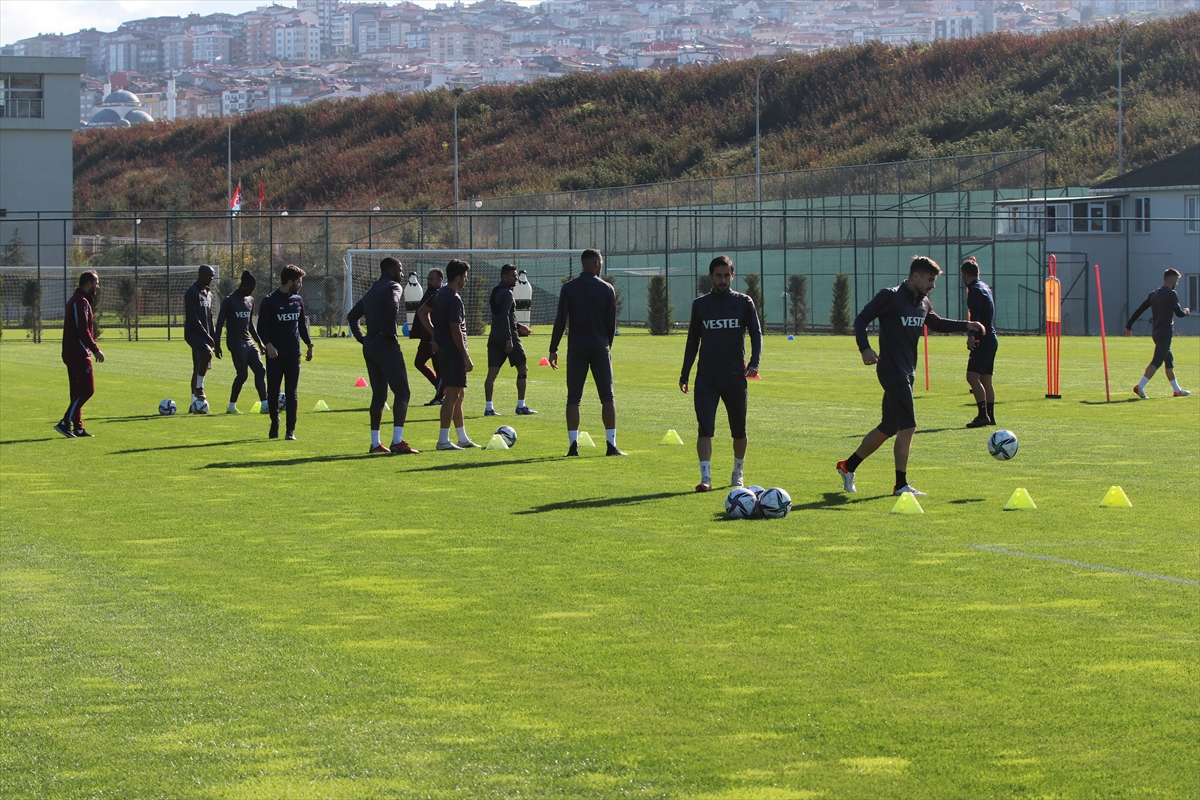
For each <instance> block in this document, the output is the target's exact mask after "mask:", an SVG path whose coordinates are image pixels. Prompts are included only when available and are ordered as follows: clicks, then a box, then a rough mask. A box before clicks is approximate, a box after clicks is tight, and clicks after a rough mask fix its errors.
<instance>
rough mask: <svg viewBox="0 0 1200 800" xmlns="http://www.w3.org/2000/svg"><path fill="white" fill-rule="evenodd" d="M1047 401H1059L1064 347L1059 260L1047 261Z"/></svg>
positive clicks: (1051, 259) (1052, 256) (1053, 258)
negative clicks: (1059, 369) (1061, 356)
mask: <svg viewBox="0 0 1200 800" xmlns="http://www.w3.org/2000/svg"><path fill="white" fill-rule="evenodd" d="M1046 272H1047V275H1046V283H1045V293H1046V399H1048V400H1058V399H1060V398H1061V397H1062V395H1060V394H1059V393H1058V367H1059V356H1060V355H1061V350H1060V348H1061V346H1062V284H1061V283H1059V280H1058V258H1057V257H1055V256H1054V255H1053V254H1051V255H1050V256H1049V258H1047V259H1046Z"/></svg>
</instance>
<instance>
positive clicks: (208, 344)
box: [183, 264, 220, 414]
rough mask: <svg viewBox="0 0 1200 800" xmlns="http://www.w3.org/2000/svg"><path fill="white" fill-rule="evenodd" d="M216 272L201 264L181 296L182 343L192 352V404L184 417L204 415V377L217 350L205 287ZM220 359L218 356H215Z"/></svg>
mask: <svg viewBox="0 0 1200 800" xmlns="http://www.w3.org/2000/svg"><path fill="white" fill-rule="evenodd" d="M215 274H216V272H215V271H214V270H213V268H212V267H210V266H209V265H208V264H201V265H200V269H199V270H197V274H196V282H195V283H193V284H192V285H191V286H189V287H188V288H187V291H186V292H184V293H183V340H184V341H185V342H187V343H188V344H189V345H191V348H192V385H191V394H192V402H190V403H188V413H190V414H206V413H208V412H207V410H206V408H205V407H204V406H203V405H198V403H203V402H204V400H205V397H204V376H205V375H207V374H208V368H209V367H210V366H212V357H213V353H214V352H216V351H217V350H219V349H220V348H219V347H217V331H216V328H215V327H213V311H212V292H211V291H209V289H208V287H209V284H211V283H212V281H213V276H214V275H215ZM217 357H218V358H220V356H219V355H218V356H217Z"/></svg>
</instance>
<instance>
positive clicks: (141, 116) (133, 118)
mask: <svg viewBox="0 0 1200 800" xmlns="http://www.w3.org/2000/svg"><path fill="white" fill-rule="evenodd" d="M125 119H126V121H128V122H129V124H130V125H141V124H142V123H143V122H154V117H152V116H150V115H149V114H147V113H146V112H145V111H142V110H141V109H140V108H135V109H134V110H133V111H130V112H129V113H128V114H126V115H125Z"/></svg>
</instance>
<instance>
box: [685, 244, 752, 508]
mask: <svg viewBox="0 0 1200 800" xmlns="http://www.w3.org/2000/svg"><path fill="white" fill-rule="evenodd" d="M708 276H709V278H711V279H712V284H713V288H712V291H711V292H709V293H708V294H705V295H701V296H700V297H697V298H696V299H695V300H693V301H692V319H691V322H690V323H688V335H687V347H686V348H685V349H684V351H683V371H682V372H681V373H680V375H679V390H680V391H681V392H683V393H684V394H687V393H688V379H689V377H690V376H691V372H692V362H694V361H695V360H696V352H697V351H699V353H700V365H699V366H698V367H697V369H696V384H695V386H694V387H692V397H693V403H694V405H695V407H696V422H697V423H698V425H699V427H700V432H699V434H698V436H697V438H696V455H697V456H699V457H700V483H698V484H696V491H697V492H707V491H708V490H709V489H711V488H712V471H711V462H712V440H713V432H714V429H715V428H716V424H717V404H718V403H724V404H725V414H726V416H727V417H729V434H730V436H732V437H733V475H732V476H731V477H730V479H729V483H730V485H731V486H745V485H746V484H745V481H744V480H743V479H742V467H743V465H744V463H745V459H746V443H747V440H746V405H747V395H748V392H747V383H746V378H748V377H751V376H754V375H757V374H758V360H759V357H760V356H761V355H762V329H761V326H760V325H759V322H758V310H757V309H756V308H755V307H754V301H753V300H752V299H750V297H749V296H748V295H744V294H741V293H739V292H735V291H732V290H731V289H730V286H731V285H732V283H733V261H732V260H730V258H729V256H717V257H716V258H714V259H713V260H712V262H711V263H709V265H708ZM747 331H749V333H750V363H749V364H747V363H746V332H747Z"/></svg>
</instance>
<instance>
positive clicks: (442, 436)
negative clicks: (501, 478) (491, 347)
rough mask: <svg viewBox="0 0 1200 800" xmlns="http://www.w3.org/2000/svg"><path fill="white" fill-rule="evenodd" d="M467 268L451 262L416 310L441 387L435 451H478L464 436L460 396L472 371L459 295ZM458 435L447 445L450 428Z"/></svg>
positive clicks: (465, 388) (463, 393)
mask: <svg viewBox="0 0 1200 800" xmlns="http://www.w3.org/2000/svg"><path fill="white" fill-rule="evenodd" d="M470 271H471V265H470V264H468V263H467V262H466V261H461V260H459V259H457V258H456V259H453V260H452V261H451V262H450V263H449V264H447V265H446V283H445V284H444V285H443V286H442V288H440V289H438V291H437V294H435V295H434V296H433V300H431V301H429V302H428V303H427V304H425V305H423V306H421V307H420V308H419V309H417V315H418V316H419V317H420V318H421V324H423V325H424V326H425V327H426V328H427V329H428V330H431V331H433V351H434V353H436V354H437V367H438V378H439V379H440V380H441V383H442V408H441V422H442V424H441V430H440V431H438V443H437V449H438V450H466V449H467V448H471V447H479V445H477V444H475V443H474V442H472V441H471V439H470V438H469V437H468V436H467V428H466V424H465V423H464V422H463V410H462V407H463V396H464V395H465V394H466V393H467V373H468V372H470V371H471V370H473V369H474V368H475V365H474V364H473V363H472V362H471V356H470V354H469V353H468V352H467V315H466V308H465V306H463V300H462V295H460V294H459V292H460V291H461V290H462V288H463V287H464V286H466V285H467V280H468V276H467V273H469V272H470ZM451 424H453V425H454V429H455V432H456V433H457V434H458V444H455V443H454V442H452V441H450V425H451Z"/></svg>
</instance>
